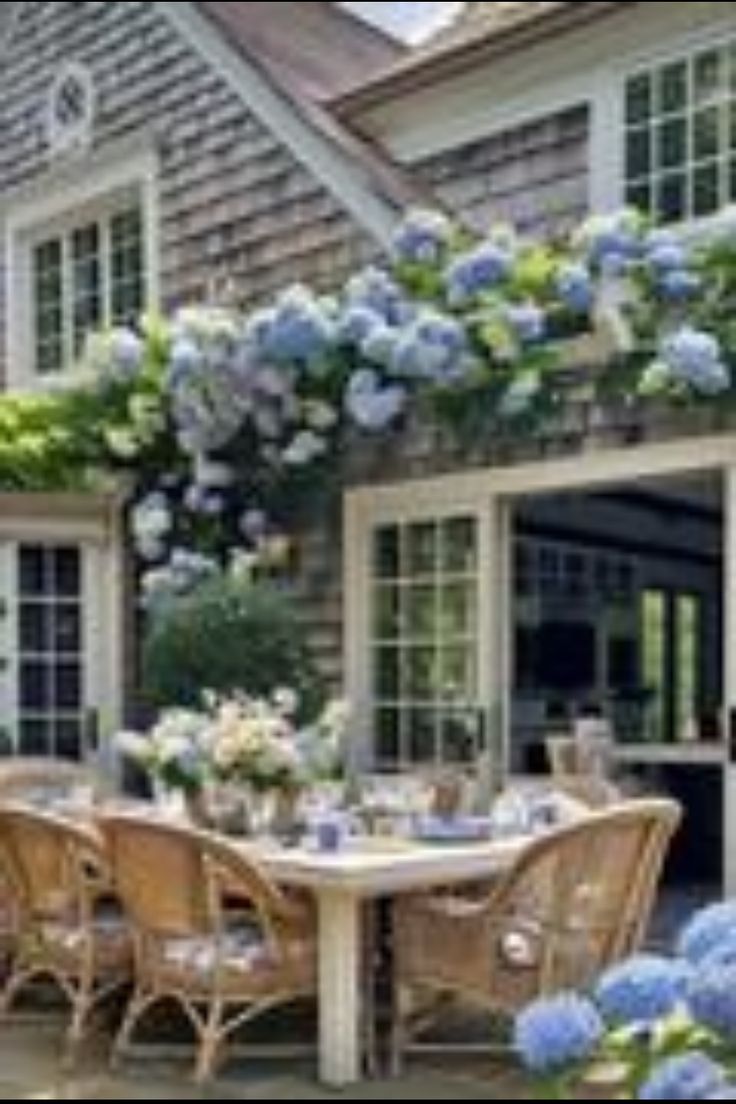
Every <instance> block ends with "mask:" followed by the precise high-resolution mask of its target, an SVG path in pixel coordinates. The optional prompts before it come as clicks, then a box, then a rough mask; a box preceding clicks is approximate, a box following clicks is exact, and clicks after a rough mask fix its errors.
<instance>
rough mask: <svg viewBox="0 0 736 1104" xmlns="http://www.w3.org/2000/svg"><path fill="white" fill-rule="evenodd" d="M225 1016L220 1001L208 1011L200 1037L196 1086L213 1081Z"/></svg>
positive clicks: (215, 1002)
mask: <svg viewBox="0 0 736 1104" xmlns="http://www.w3.org/2000/svg"><path fill="white" fill-rule="evenodd" d="M224 1015H225V1010H224V1007H223V1004H222V1002H221V1001H219V1000H215V1001H213V1002H212V1003H211V1004H210V1006H209V1008H208V1010H207V1018H206V1020H205V1023H204V1026H203V1028H202V1033H201V1035H200V1041H199V1049H198V1052H197V1060H196V1066H195V1070H194V1083H195V1085H199V1086H202V1085H206V1084H208V1082H210V1081H211V1080H212V1076H213V1074H214V1070H215V1062H216V1060H217V1054H218V1051H219V1049H220V1047H221V1045H222V1043H223V1020H224Z"/></svg>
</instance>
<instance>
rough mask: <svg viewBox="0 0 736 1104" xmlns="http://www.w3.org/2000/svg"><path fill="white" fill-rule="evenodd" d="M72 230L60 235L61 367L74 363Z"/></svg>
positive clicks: (74, 296) (74, 289)
mask: <svg viewBox="0 0 736 1104" xmlns="http://www.w3.org/2000/svg"><path fill="white" fill-rule="evenodd" d="M72 236H73V231H72V230H68V231H66V232H65V233H64V234H62V236H61V333H62V349H63V365H62V369H68V368H71V367H72V365H73V364H74V303H75V298H76V286H75V278H74V251H73V248H72Z"/></svg>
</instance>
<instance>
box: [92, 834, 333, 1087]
mask: <svg viewBox="0 0 736 1104" xmlns="http://www.w3.org/2000/svg"><path fill="white" fill-rule="evenodd" d="M100 823H101V827H102V831H103V833H104V835H105V838H106V840H107V842H108V852H109V854H110V858H111V862H112V867H113V872H114V877H115V885H116V889H117V891H118V892H119V894H120V897H121V900H122V902H123V905H124V907H125V909H126V912H127V914H128V916H129V917H130V919H131V922H132V924H133V928H134V936H135V947H136V988H135V992H134V994H133V997H132V999H131V1002H130V1005H129V1008H128V1011H127V1014H126V1016H125V1021H124V1023H123V1025H122V1028H121V1030H120V1033H119V1035H118V1038H117V1041H116V1044H115V1048H114V1054H113V1061H114V1062H117V1061H118V1060H119V1059H120V1058H122V1057H123V1055H124V1054H125V1052H126V1051H127V1050H128V1048H129V1046H130V1044H131V1041H132V1039H133V1034H134V1032H135V1029H136V1027H137V1026H138V1025H139V1024H140V1022H141V1020H142V1019H143V1017H144V1016H145V1015H146V1014H147V1013H148V1012H149V1011H150V1010H151V1009H152V1008H153V1007H154V1006H155V1005H158V1004H160V1003H162V1002H169V1001H174V1002H176V1003H178V1004H179V1005H180V1006H181V1007H182V1008H183V1010H184V1012H185V1013H186V1015H187V1017H188V1018H189V1020H190V1022H191V1024H192V1026H193V1027H194V1029H195V1031H196V1034H197V1038H198V1052H197V1061H196V1070H195V1081H196V1082H197V1083H198V1084H203V1083H205V1082H207V1081H208V1080H210V1078H211V1077H212V1075H213V1074H214V1072H215V1068H216V1063H217V1059H218V1057H219V1054H220V1052H221V1050H222V1048H223V1045H224V1044H225V1043H226V1042H227V1041H228V1039H229V1038H230V1037H231V1036H232V1035H233V1034H234V1033H235V1032H236V1031H237V1030H238V1029H239V1028H241V1027H243V1026H245V1025H246V1024H248V1023H251V1022H252V1021H254V1020H255V1019H257V1018H258V1017H260V1016H262V1015H264V1014H265V1013H267V1012H270V1011H272V1010H273V1009H275V1008H278V1007H280V1006H284V1005H287V1004H292V1003H295V1002H297V1001H299V1000H301V999H303V998H312V997H314V996H315V994H316V989H317V985H316V974H317V970H316V960H317V953H316V934H315V933H316V925H315V919H314V916H313V913H312V910H311V908H310V907H308V906H307V905H306V904H305V903H304V902H302V901H301V900H292V899H291V898H289V897H287V896H285V895H284V894H282V893H281V892H280V891H279V890H278V889H277V888H276V887H275V886H274V885H272V884H271V883H270V882H269V881H268V880H267V878H266V877H265V876H264V875H263V874H262V873H261V872H260V871H259V870H258V869H256V868H255V867H254V866H253V865H252V864H251V863H249V862H247V861H246V860H245V859H244V858H243V857H242V856H241V855H240V854H239V853H238V851H237V850H236V849H234V848H233V846H232V845H231V844H229V843H228V842H227V841H226V840H224V839H222V838H220V837H215V836H211V835H208V834H205V833H202V832H197V831H195V830H193V829H190V828H185V827H181V826H175V825H172V824H170V823H168V824H167V823H162V822H157V821H155V820H153V819H152V818H147V817H134V816H111V817H107V818H103V819H102V820H101V822H100ZM233 901H237V902H238V903H239V907H238V910H237V914H236V915H235V916H233V914H232V913H231V912H230V911H229V909H228V907H227V906H228V902H230V903H232V902H233Z"/></svg>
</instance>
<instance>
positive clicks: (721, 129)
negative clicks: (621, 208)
mask: <svg viewBox="0 0 736 1104" xmlns="http://www.w3.org/2000/svg"><path fill="white" fill-rule="evenodd" d="M624 165H625V186H626V200H627V202H628V203H630V204H632V205H633V206H635V207H638V208H640V209H641V210H643V211H646V212H648V213H649V214H651V215H652V216H653V217H654V218H655V220H656V221H657V222H660V223H679V222H689V221H695V220H700V219H706V218H710V217H712V216H714V215H717V214H718V213H719V212H720V211H721V210H723V208H725V207H727V206H729V205H730V204H732V203H734V202H736V39H730V40H728V41H725V42H723V43H721V44H719V45H713V46H710V47H708V48H702V49H700V50H697V51H692V52H690V53H689V54H685V55H680V56H677V57H674V58H670V59H669V60H667V61H663V62H661V63H659V64H657V65H655V66H651V67H647V68H643V69H640V70H638V71H637V72H635V73H632V74H631V75H630V76H629V77H628V78H627V80H626V87H625V155H624Z"/></svg>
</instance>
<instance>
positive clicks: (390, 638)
mask: <svg viewBox="0 0 736 1104" xmlns="http://www.w3.org/2000/svg"><path fill="white" fill-rule="evenodd" d="M372 542H373V548H372V570H371V591H372V593H371V619H372V630H371V652H372V660H371V682H372V699H373V705H374V718H373V731H374V733H375V745H374V751H375V757H376V760H377V762H378V764H379V765H380V766H382V767H389V768H391V767H408V766H413V765H420V764H434V763H438V762H466V763H468V762H473V761H474V760H475V758H476V757H477V753H478V743H479V740H480V738H481V737H482V732H480V731H479V680H478V634H479V625H478V607H479V603H478V588H479V571H480V565H479V547H478V524H477V521H476V519H475V518H474V517H471V516H457V517H446V518H440V519H423V520H419V521H408V522H405V523H391V524H385V525H379V526H377V527H376V528H375V529H374V531H373V537H372Z"/></svg>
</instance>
